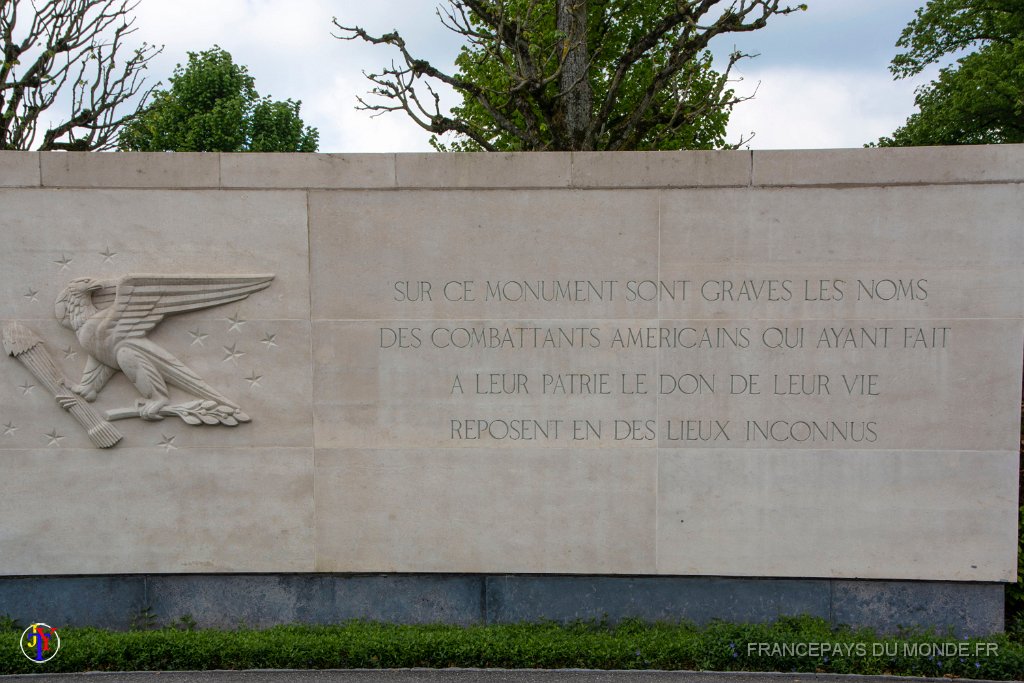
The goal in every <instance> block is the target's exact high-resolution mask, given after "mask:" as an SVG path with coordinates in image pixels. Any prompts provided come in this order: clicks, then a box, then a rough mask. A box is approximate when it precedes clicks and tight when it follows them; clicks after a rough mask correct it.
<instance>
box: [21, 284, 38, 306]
mask: <svg viewBox="0 0 1024 683" xmlns="http://www.w3.org/2000/svg"><path fill="white" fill-rule="evenodd" d="M22 296H24V297H25V298H26V299H28V300H29V302H30V303H33V304H34V303H36V302H37V301H39V291H38V290H35V289H32V288H31V287H29V288H28V291H27V292H25V294H23V295H22Z"/></svg>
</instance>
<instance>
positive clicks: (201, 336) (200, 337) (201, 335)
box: [188, 327, 210, 346]
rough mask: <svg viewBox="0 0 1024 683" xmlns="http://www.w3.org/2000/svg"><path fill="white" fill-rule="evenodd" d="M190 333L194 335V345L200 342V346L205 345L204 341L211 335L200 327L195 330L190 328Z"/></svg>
mask: <svg viewBox="0 0 1024 683" xmlns="http://www.w3.org/2000/svg"><path fill="white" fill-rule="evenodd" d="M188 333H189V334H191V335H192V346H195V345H196V344H199V345H200V346H205V345H204V344H203V341H204V340H205V339H206V338H207V337H209V336H210V335H208V334H206V333H205V332H202V331H200V329H199V328H198V327H197V328H196V329H194V330H189V331H188Z"/></svg>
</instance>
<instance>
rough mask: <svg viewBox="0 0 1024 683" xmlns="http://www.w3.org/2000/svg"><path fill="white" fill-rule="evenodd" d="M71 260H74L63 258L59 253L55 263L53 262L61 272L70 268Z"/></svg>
mask: <svg viewBox="0 0 1024 683" xmlns="http://www.w3.org/2000/svg"><path fill="white" fill-rule="evenodd" d="M73 260H74V259H72V258H70V257H68V256H65V255H64V254H63V253H61V255H60V258H59V259H57V260H56V261H54V263H56V264H57V265H58V266H60V269H61V270H67V269H68V268H69V267H70V266H71V262H72V261H73Z"/></svg>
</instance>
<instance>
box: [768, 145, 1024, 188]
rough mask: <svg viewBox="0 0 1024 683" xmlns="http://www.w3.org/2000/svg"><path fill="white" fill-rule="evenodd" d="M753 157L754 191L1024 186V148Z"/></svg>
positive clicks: (780, 152)
mask: <svg viewBox="0 0 1024 683" xmlns="http://www.w3.org/2000/svg"><path fill="white" fill-rule="evenodd" d="M753 154H754V175H753V184H754V185H888V184H910V185H924V184H930V183H940V184H945V183H986V182H1020V181H1021V180H1024V145H964V146H959V147H893V148H885V149H829V150H768V151H755V152H754V153H753Z"/></svg>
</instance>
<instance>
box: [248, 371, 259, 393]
mask: <svg viewBox="0 0 1024 683" xmlns="http://www.w3.org/2000/svg"><path fill="white" fill-rule="evenodd" d="M261 379H263V375H257V374H256V371H255V370H253V371H252V372H250V373H249V376H248V377H246V378H245V381H246V382H248V383H249V388H250V389H255V388H256V387H258V386H259V385H260V380H261Z"/></svg>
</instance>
